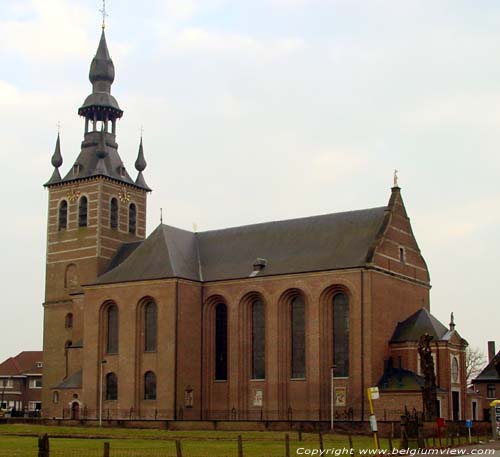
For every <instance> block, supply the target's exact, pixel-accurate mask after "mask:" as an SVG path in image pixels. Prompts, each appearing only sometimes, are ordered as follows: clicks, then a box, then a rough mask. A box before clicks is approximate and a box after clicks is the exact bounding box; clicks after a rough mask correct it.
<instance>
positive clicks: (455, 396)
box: [451, 391, 460, 421]
mask: <svg viewBox="0 0 500 457" xmlns="http://www.w3.org/2000/svg"><path fill="white" fill-rule="evenodd" d="M451 398H452V406H453V420H454V421H458V420H460V392H455V391H453V392H452V393H451Z"/></svg>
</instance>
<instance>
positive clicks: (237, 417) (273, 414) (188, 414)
mask: <svg viewBox="0 0 500 457" xmlns="http://www.w3.org/2000/svg"><path fill="white" fill-rule="evenodd" d="M402 413H403V411H402V410H401V409H394V410H391V409H384V410H381V411H380V414H379V416H378V417H379V419H380V420H384V421H390V420H399V419H400V418H401V414H402ZM333 414H334V420H336V421H360V420H367V419H368V416H369V412H368V411H364V410H360V409H353V408H335V409H334V412H333ZM58 417H59V418H61V419H63V420H67V419H70V420H98V419H99V418H102V420H108V421H109V420H193V419H194V420H199V419H202V420H221V421H241V420H245V421H276V420H280V421H297V420H309V421H310V420H315V421H318V420H319V421H328V420H330V419H331V411H330V409H328V408H327V409H317V410H314V409H307V410H302V409H296V408H292V407H288V408H287V409H284V410H272V409H266V408H251V409H237V408H235V407H233V408H228V409H205V410H203V411H201V417H200V414H199V413H197V414H195V413H194V411H193V410H192V409H189V408H179V409H178V410H176V411H174V410H172V409H147V410H138V409H134V408H128V409H112V408H103V409H102V411H101V410H98V409H91V408H87V407H84V408H82V409H78V410H75V409H73V408H62V409H61V412H60V414H59V415H58Z"/></svg>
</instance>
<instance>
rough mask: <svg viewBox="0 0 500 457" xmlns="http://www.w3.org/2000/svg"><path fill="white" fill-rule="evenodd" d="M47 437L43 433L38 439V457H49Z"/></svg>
mask: <svg viewBox="0 0 500 457" xmlns="http://www.w3.org/2000/svg"><path fill="white" fill-rule="evenodd" d="M49 452H50V451H49V436H48V435H47V434H46V433H44V434H43V435H41V436H39V437H38V457H49V456H50V454H49Z"/></svg>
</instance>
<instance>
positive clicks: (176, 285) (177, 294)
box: [174, 279, 179, 420]
mask: <svg viewBox="0 0 500 457" xmlns="http://www.w3.org/2000/svg"><path fill="white" fill-rule="evenodd" d="M178 319H179V280H178V279H177V280H176V282H175V331H174V332H175V357H174V420H177V383H178V379H177V354H178V345H179V340H178V335H177V334H178V332H177V327H178Z"/></svg>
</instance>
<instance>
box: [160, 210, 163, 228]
mask: <svg viewBox="0 0 500 457" xmlns="http://www.w3.org/2000/svg"><path fill="white" fill-rule="evenodd" d="M160 224H163V208H160Z"/></svg>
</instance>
